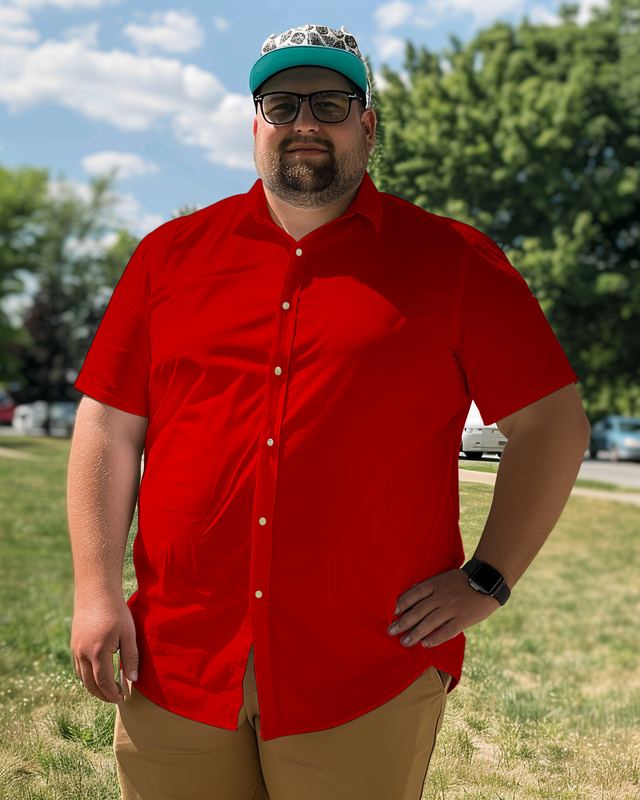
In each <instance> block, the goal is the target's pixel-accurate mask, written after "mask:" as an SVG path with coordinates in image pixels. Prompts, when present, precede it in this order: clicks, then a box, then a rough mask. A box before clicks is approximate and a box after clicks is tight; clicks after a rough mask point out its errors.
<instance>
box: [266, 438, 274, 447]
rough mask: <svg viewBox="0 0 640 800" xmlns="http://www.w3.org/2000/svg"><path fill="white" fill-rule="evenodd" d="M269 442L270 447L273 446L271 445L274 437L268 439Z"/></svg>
mask: <svg viewBox="0 0 640 800" xmlns="http://www.w3.org/2000/svg"><path fill="white" fill-rule="evenodd" d="M267 444H268V445H269V447H271V445H272V444H273V439H267Z"/></svg>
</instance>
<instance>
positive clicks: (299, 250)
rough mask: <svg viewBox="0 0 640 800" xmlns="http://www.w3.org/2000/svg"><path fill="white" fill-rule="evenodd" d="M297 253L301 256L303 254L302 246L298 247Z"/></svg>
mask: <svg viewBox="0 0 640 800" xmlns="http://www.w3.org/2000/svg"><path fill="white" fill-rule="evenodd" d="M296 255H297V256H301V255H302V250H301V249H300V248H298V249H297V250H296Z"/></svg>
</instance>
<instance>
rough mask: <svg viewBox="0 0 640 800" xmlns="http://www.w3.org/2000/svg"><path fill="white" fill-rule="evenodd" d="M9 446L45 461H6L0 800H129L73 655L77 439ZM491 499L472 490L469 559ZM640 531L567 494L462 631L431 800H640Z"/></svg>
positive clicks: (467, 505) (605, 508) (129, 587)
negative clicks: (493, 603)
mask: <svg viewBox="0 0 640 800" xmlns="http://www.w3.org/2000/svg"><path fill="white" fill-rule="evenodd" d="M0 443H1V444H2V446H3V447H11V448H15V449H16V450H20V451H22V452H27V453H32V454H34V455H35V456H38V460H37V461H36V460H34V461H27V460H18V459H9V458H2V457H0V515H1V516H0V518H1V519H2V526H1V528H0V549H1V554H2V557H1V559H0V677H1V683H2V686H1V688H0V734H2V735H1V736H0V798H11V800H62V799H63V798H64V800H86V798H90V800H119V798H120V792H119V787H118V782H117V776H116V771H115V757H114V755H113V751H112V746H113V726H114V721H115V712H116V709H115V706H114V705H112V704H107V703H104V702H102V701H101V700H98V699H97V698H96V697H93V696H92V695H90V694H89V693H88V692H87V691H86V690H85V689H84V688H83V687H82V686H80V684H79V681H78V679H77V676H76V674H75V670H74V668H73V657H72V655H71V651H70V637H71V619H72V615H73V563H72V560H71V548H70V543H69V534H68V528H67V521H66V475H67V465H68V459H69V449H70V441H69V440H59V439H49V438H28V437H17V436H16V437H5V438H3V440H2V441H1V442H0ZM462 465H463V460H461V462H460V466H462ZM466 466H467V465H465V467H466ZM469 466H470V467H471V468H473V469H482V470H483V471H494V470H495V469H497V466H498V465H497V464H495V465H490V464H477V463H474V464H473V465H469ZM487 468H489V469H488V470H487ZM492 468H493V469H492ZM579 483H580V482H579ZM492 495H493V487H492V486H491V485H487V484H481V483H468V482H461V484H460V506H461V515H460V519H461V530H462V535H463V542H464V547H465V552H466V553H467V555H468V556H469V555H470V554H471V553H472V552H473V550H474V548H475V546H476V544H477V541H478V539H479V538H480V535H481V533H482V529H483V526H484V522H485V520H486V517H487V514H488V512H489V507H490V503H491V498H492ZM639 526H640V509H639V508H638V507H637V506H633V505H631V504H624V503H619V502H609V501H606V500H602V499H599V498H590V497H582V496H573V497H571V498H569V501H568V503H567V506H566V508H565V510H564V512H563V514H562V516H561V518H560V520H559V522H558V524H557V525H556V528H555V530H554V531H553V532H552V534H551V536H550V537H549V539H548V540H547V542H546V544H545V545H544V547H543V548H542V550H541V551H540V553H539V554H538V556H537V557H536V559H535V560H534V562H533V563H532V565H531V566H530V567H529V569H528V570H527V572H526V573H525V575H524V576H523V577H522V578H521V579H520V581H519V582H518V584H517V586H516V587H515V588H514V590H513V593H512V595H511V598H510V600H509V602H508V603H507V604H506V605H505V606H504V607H503V608H500V609H498V611H497V612H496V613H495V614H493V615H492V616H491V617H489V618H488V619H486V620H484V621H483V622H482V623H481V624H478V625H475V626H473V627H472V628H468V629H466V631H465V636H466V638H467V648H466V658H465V662H464V666H463V675H462V682H461V683H460V685H459V686H458V688H456V689H455V691H454V692H452V694H450V695H449V696H448V698H447V710H446V714H445V719H444V724H443V727H442V730H441V731H440V735H439V737H438V741H437V743H436V748H435V751H434V754H433V758H432V760H431V765H430V767H429V772H428V774H427V778H426V781H425V786H424V792H423V800H458V798H460V800H462V798H464V799H465V800H516V798H517V800H533V799H534V798H535V799H536V800H540V799H546V798H548V799H549V800H552V799H553V800H604V799H605V798H607V800H608V799H609V798H611V799H612V800H613V799H614V798H615V800H629V799H630V798H638V799H639V800H640V726H639V722H640V653H639V648H638V630H639V626H638V618H639V617H640V613H639V612H640V538H639V537H638V529H639ZM135 529H136V519H135V518H134V520H133V525H132V531H135ZM132 543H133V533H132V534H131V535H130V537H129V543H128V547H127V554H126V559H125V575H124V580H123V589H124V594H125V597H129V596H130V595H131V594H132V593H133V592H134V591H135V588H136V582H135V573H134V571H133V564H132V553H131V547H132ZM116 664H117V661H116V660H115V659H114V666H115V665H116ZM389 800H395V799H394V798H389Z"/></svg>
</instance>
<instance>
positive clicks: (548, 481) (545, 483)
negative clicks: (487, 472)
mask: <svg viewBox="0 0 640 800" xmlns="http://www.w3.org/2000/svg"><path fill="white" fill-rule="evenodd" d="M588 443H589V428H588V427H586V426H585V425H584V424H582V422H581V421H580V422H578V421H575V420H574V421H570V420H567V421H566V424H560V422H559V421H556V423H554V424H549V425H541V424H540V425H538V424H536V425H530V426H526V427H524V428H521V429H519V430H516V431H515V432H514V433H512V435H511V436H510V437H509V439H508V440H507V444H506V445H505V448H504V452H503V454H502V458H501V460H500V467H499V469H498V474H497V477H496V483H495V488H494V494H493V501H492V503H491V509H490V511H489V516H488V517H487V521H486V523H485V527H484V531H483V533H482V536H481V538H480V541H479V543H478V546H477V548H476V551H475V553H474V554H473V557H474V558H477V559H479V560H480V561H484V562H486V563H487V564H490V565H491V566H492V567H494V568H495V569H497V570H498V572H500V573H501V574H502V575H503V576H504V579H505V581H506V582H507V586H508V587H509V588H510V589H513V587H514V586H515V584H516V583H517V582H518V581H519V580H520V578H521V577H522V575H523V574H524V572H525V571H526V569H527V568H528V567H529V565H530V564H531V562H532V561H533V559H534V558H535V557H536V555H537V553H538V551H539V550H540V548H541V547H542V545H543V544H544V543H545V541H546V540H547V537H548V536H549V534H550V533H551V531H552V530H553V528H554V527H555V524H556V522H557V521H558V519H559V518H560V515H561V514H562V510H563V509H564V507H565V505H566V502H567V500H568V499H569V495H570V494H571V489H572V488H573V486H574V484H575V481H576V478H577V476H578V472H579V471H580V465H581V464H582V460H583V458H584V453H585V450H586V449H587V445H588Z"/></svg>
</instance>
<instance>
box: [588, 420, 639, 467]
mask: <svg viewBox="0 0 640 800" xmlns="http://www.w3.org/2000/svg"><path fill="white" fill-rule="evenodd" d="M600 450H603V451H606V452H608V453H609V460H610V461H637V462H639V463H640V417H624V416H622V415H621V414H608V415H607V416H606V417H604V418H603V419H601V420H599V422H596V423H594V424H593V425H592V426H591V439H590V441H589V455H590V456H591V458H597V457H598V452H599V451H600Z"/></svg>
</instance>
